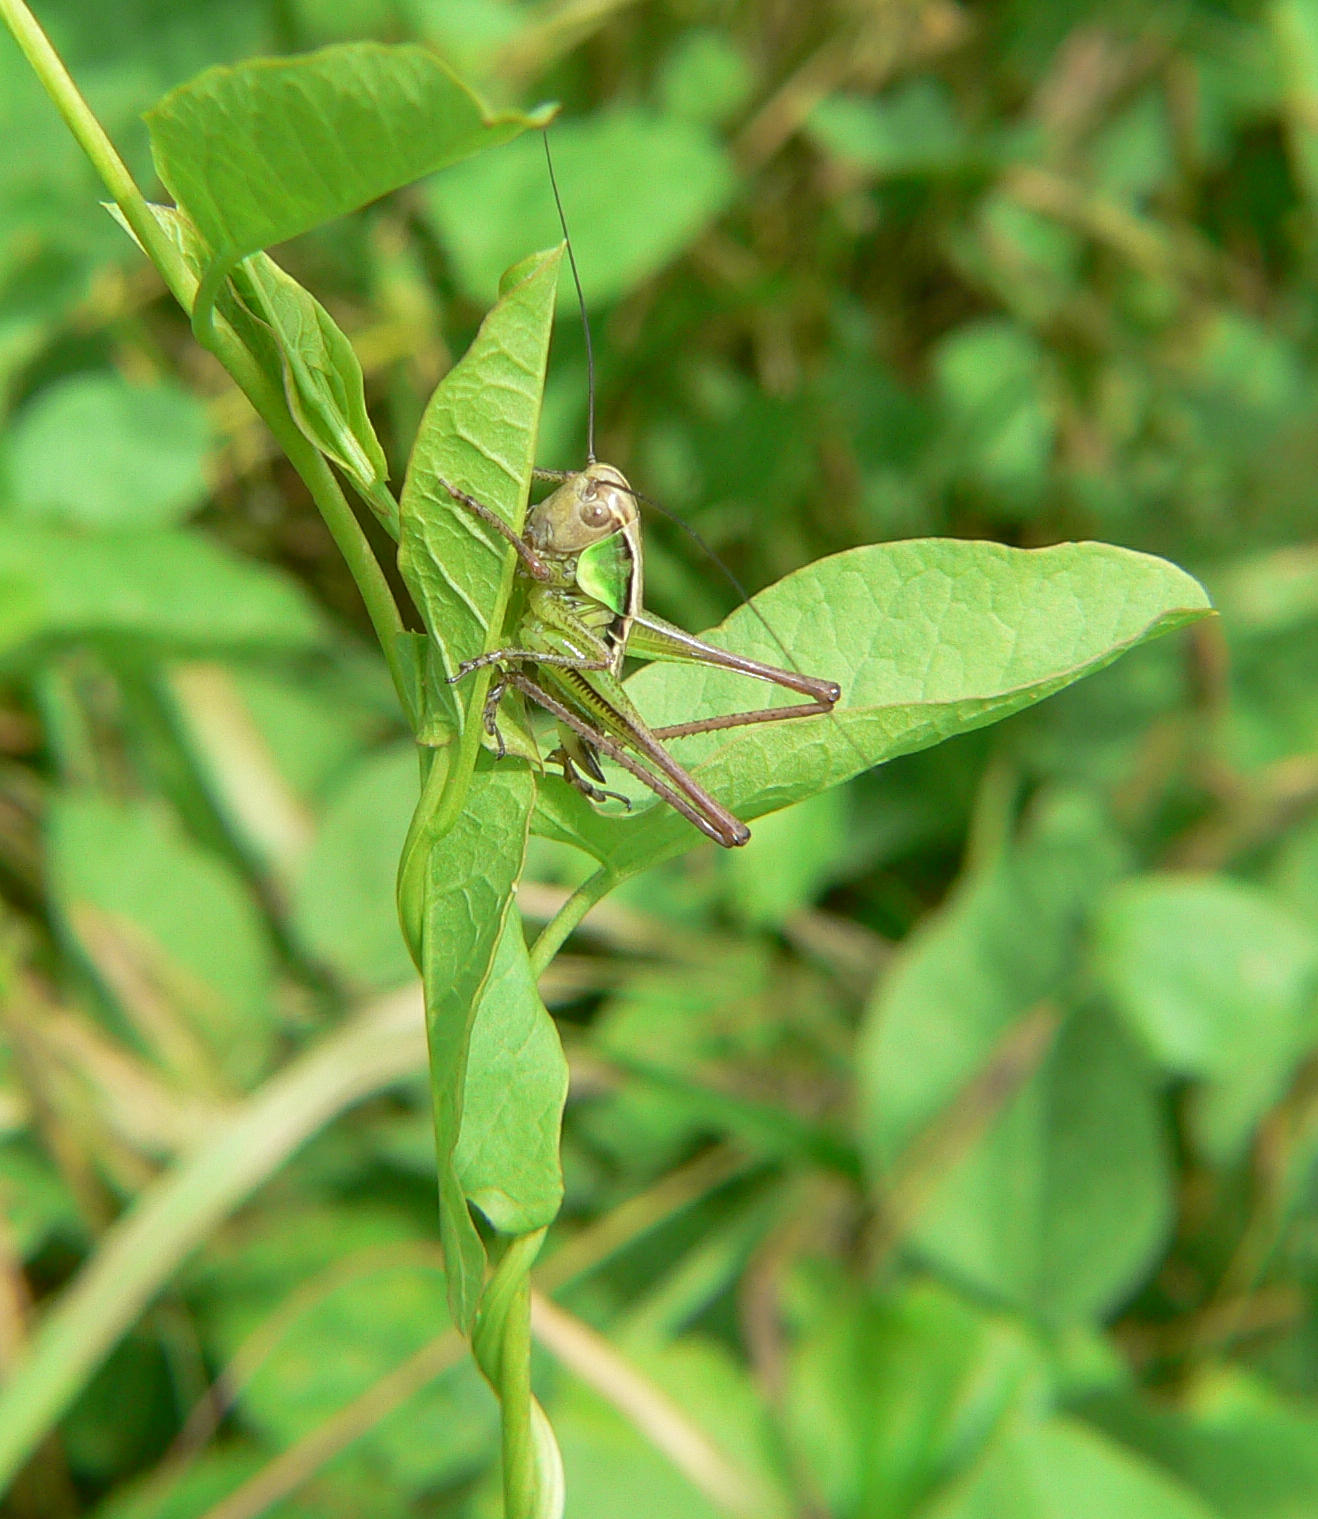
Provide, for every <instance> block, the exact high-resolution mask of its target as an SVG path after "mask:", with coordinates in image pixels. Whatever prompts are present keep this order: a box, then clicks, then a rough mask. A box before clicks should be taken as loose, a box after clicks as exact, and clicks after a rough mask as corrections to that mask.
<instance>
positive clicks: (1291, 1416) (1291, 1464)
mask: <svg viewBox="0 0 1318 1519" xmlns="http://www.w3.org/2000/svg"><path fill="white" fill-rule="evenodd" d="M1084 1412H1085V1415H1086V1417H1087V1418H1089V1419H1091V1420H1093V1421H1094V1422H1096V1423H1097V1424H1099V1426H1100V1427H1101V1428H1102V1429H1103V1430H1104V1432H1105V1433H1106V1434H1108V1435H1110V1436H1111V1437H1112V1438H1113V1439H1117V1440H1120V1441H1122V1443H1123V1444H1125V1445H1127V1446H1129V1447H1130V1448H1132V1449H1133V1450H1135V1451H1137V1452H1138V1453H1139V1454H1140V1455H1141V1456H1143V1457H1145V1458H1146V1459H1148V1460H1150V1461H1156V1462H1157V1463H1158V1464H1159V1465H1160V1466H1162V1467H1163V1468H1164V1469H1165V1470H1167V1471H1169V1472H1171V1473H1173V1474H1174V1475H1175V1476H1176V1477H1177V1478H1178V1479H1179V1480H1180V1481H1182V1482H1184V1483H1185V1485H1186V1486H1187V1487H1188V1488H1190V1489H1192V1490H1193V1491H1194V1492H1196V1493H1197V1494H1198V1495H1199V1497H1200V1498H1202V1499H1203V1501H1204V1502H1205V1503H1207V1504H1209V1505H1211V1507H1212V1510H1213V1513H1214V1514H1216V1515H1218V1516H1220V1519H1304V1516H1306V1515H1308V1514H1311V1513H1313V1512H1314V1506H1315V1499H1318V1409H1315V1408H1314V1406H1313V1404H1312V1403H1311V1402H1310V1403H1304V1402H1300V1401H1299V1400H1292V1399H1289V1398H1285V1397H1282V1396H1280V1395H1279V1394H1278V1393H1276V1392H1274V1391H1272V1390H1271V1389H1270V1388H1269V1387H1267V1386H1266V1384H1264V1383H1263V1382H1261V1381H1258V1380H1255V1379H1254V1378H1251V1377H1250V1376H1248V1375H1246V1374H1244V1373H1242V1372H1240V1371H1236V1370H1228V1369H1226V1368H1221V1369H1216V1370H1210V1371H1208V1372H1207V1373H1206V1374H1204V1375H1201V1376H1199V1377H1198V1378H1197V1379H1196V1380H1194V1381H1193V1382H1192V1384H1191V1385H1190V1387H1188V1388H1187V1389H1185V1390H1184V1391H1183V1392H1182V1394H1181V1395H1180V1396H1179V1397H1178V1398H1177V1400H1176V1402H1175V1403H1174V1404H1173V1403H1169V1402H1164V1401H1163V1400H1161V1399H1159V1400H1156V1401H1155V1400H1154V1399H1151V1398H1137V1397H1135V1396H1133V1395H1126V1396H1122V1397H1116V1398H1107V1399H1103V1400H1101V1401H1098V1402H1094V1403H1087V1404H1086V1405H1085V1408H1084Z"/></svg>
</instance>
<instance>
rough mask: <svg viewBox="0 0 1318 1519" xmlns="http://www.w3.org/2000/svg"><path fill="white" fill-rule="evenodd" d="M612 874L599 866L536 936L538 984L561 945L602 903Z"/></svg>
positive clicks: (533, 956) (534, 959) (534, 951)
mask: <svg viewBox="0 0 1318 1519" xmlns="http://www.w3.org/2000/svg"><path fill="white" fill-rule="evenodd" d="M617 884H618V883H617V880H616V878H615V877H614V874H613V872H612V871H611V870H609V868H608V867H607V866H604V865H601V866H600V868H599V869H598V870H597V871H596V872H595V874H594V875H593V876H590V877H589V878H588V879H587V880H585V881H583V882H582V883H581V885H580V886H578V887H577V889H576V890H575V891H574V892H573V893H572V895H571V896H570V897H569V898H568V899H567V901H566V902H564V903H563V905H562V907H560V908H559V909H558V911H557V912H556V913H555V914H554V916H553V917H552V918H550V920H549V922H548V923H546V924H545V926H544V927H543V928H542V929H541V930H540V932H539V934H538V935H537V936H536V941H535V943H534V944H533V945H532V946H531V974H532V975H533V976H534V977H535V978H536V980H539V979H540V977H541V976H543V975H544V973H545V971H546V970H547V969H548V968H549V962H550V961H551V960H552V959H553V958H554V956H555V955H556V954H557V953H558V952H559V950H560V949H562V947H563V941H564V940H565V939H566V938H567V936H568V935H569V934H570V933H571V932H572V930H573V929H574V928H576V927H577V926H578V925H579V924H580V923H581V920H582V919H583V918H584V917H585V916H586V914H587V913H588V912H589V911H590V909H591V908H592V907H594V905H595V904H596V902H600V901H603V899H604V898H605V897H607V896H608V894H609V893H610V892H611V891H612V890H613V888H614V887H615V886H616V885H617Z"/></svg>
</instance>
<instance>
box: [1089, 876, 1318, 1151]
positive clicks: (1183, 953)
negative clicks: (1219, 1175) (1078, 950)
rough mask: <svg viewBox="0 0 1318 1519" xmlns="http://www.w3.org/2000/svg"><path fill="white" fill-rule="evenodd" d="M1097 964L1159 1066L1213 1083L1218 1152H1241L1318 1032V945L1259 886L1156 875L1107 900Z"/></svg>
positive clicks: (1205, 1103) (1207, 1094)
mask: <svg viewBox="0 0 1318 1519" xmlns="http://www.w3.org/2000/svg"><path fill="white" fill-rule="evenodd" d="M1094 966H1095V971H1096V973H1097V975H1098V977H1099V979H1100V980H1101V982H1102V984H1103V986H1104V987H1105V989H1106V991H1107V993H1108V995H1109V996H1110V998H1111V999H1112V1002H1113V1004H1114V1006H1115V1007H1117V1008H1118V1009H1119V1011H1120V1012H1121V1014H1122V1016H1123V1017H1124V1018H1125V1020H1126V1023H1127V1025H1128V1026H1129V1027H1130V1029H1131V1030H1132V1031H1133V1032H1134V1034H1135V1036H1136V1037H1137V1038H1138V1039H1139V1040H1140V1041H1141V1043H1142V1044H1143V1045H1144V1046H1145V1048H1146V1049H1147V1050H1148V1051H1149V1053H1150V1054H1151V1055H1152V1056H1153V1058H1154V1059H1155V1060H1157V1061H1158V1063H1159V1064H1160V1065H1162V1066H1163V1067H1164V1068H1165V1069H1166V1070H1168V1071H1170V1072H1172V1073H1174V1074H1175V1075H1178V1076H1194V1077H1199V1078H1201V1079H1203V1080H1205V1081H1207V1082H1208V1083H1209V1086H1208V1088H1207V1089H1206V1090H1205V1091H1204V1092H1202V1093H1201V1094H1200V1101H1199V1103H1198V1104H1197V1106H1196V1111H1195V1127H1196V1130H1197V1132H1198V1135H1199V1138H1200V1140H1201V1142H1202V1143H1203V1144H1204V1146H1205V1148H1206V1150H1207V1151H1208V1153H1209V1154H1210V1155H1212V1156H1214V1157H1216V1158H1218V1159H1225V1158H1230V1157H1231V1156H1233V1155H1236V1154H1238V1153H1239V1151H1240V1149H1241V1147H1242V1146H1243V1145H1244V1144H1245V1143H1246V1142H1247V1141H1248V1139H1249V1136H1250V1134H1251V1133H1252V1132H1253V1128H1254V1125H1255V1124H1256V1123H1257V1122H1258V1120H1259V1119H1260V1118H1261V1117H1262V1116H1263V1114H1264V1113H1265V1112H1266V1111H1267V1109H1268V1108H1269V1107H1271V1105H1272V1104H1273V1103H1274V1102H1275V1101H1276V1100H1277V1099H1278V1098H1279V1097H1280V1096H1281V1094H1282V1092H1283V1091H1284V1090H1285V1088H1286V1086H1287V1084H1288V1083H1289V1081H1290V1079H1291V1076H1292V1075H1293V1073H1294V1071H1295V1068H1296V1066H1297V1065H1298V1063H1299V1062H1300V1060H1301V1059H1303V1058H1304V1056H1305V1055H1306V1053H1307V1052H1308V1051H1309V1049H1310V1048H1311V1047H1312V1044H1313V1041H1314V1038H1315V1034H1318V935H1315V934H1314V932H1313V931H1312V929H1311V928H1310V927H1309V926H1308V925H1307V924H1305V923H1302V922H1299V921H1297V920H1296V919H1295V918H1292V917H1291V916H1290V915H1289V914H1288V913H1286V912H1285V911H1284V910H1283V909H1282V907H1281V906H1280V905H1279V904H1278V903H1276V902H1275V901H1274V900H1273V898H1272V897H1271V896H1270V895H1269V894H1268V893H1267V892H1265V891H1262V890H1260V889H1259V888H1258V887H1256V886H1250V885H1247V884H1246V883H1244V882H1241V881H1232V880H1229V879H1226V878H1224V877H1218V878H1214V877H1210V876H1173V875H1163V876H1145V877H1142V878H1140V879H1137V880H1131V881H1123V882H1122V883H1121V884H1120V885H1119V886H1117V887H1116V888H1115V889H1114V890H1113V891H1112V893H1111V894H1110V895H1109V897H1108V898H1107V900H1106V901H1105V902H1104V904H1103V907H1102V910H1101V912H1100V914H1099V918H1098V923H1097V931H1096V938H1095V952H1094Z"/></svg>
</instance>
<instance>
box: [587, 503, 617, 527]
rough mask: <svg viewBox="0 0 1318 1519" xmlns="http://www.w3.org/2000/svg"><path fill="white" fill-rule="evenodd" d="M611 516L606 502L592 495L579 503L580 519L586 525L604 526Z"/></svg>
mask: <svg viewBox="0 0 1318 1519" xmlns="http://www.w3.org/2000/svg"><path fill="white" fill-rule="evenodd" d="M612 516H613V514H612V513H611V512H610V511H609V508H608V505H607V503H605V502H603V501H600V500H598V499H596V498H595V497H594V496H588V497H587V498H586V499H585V500H583V501H582V503H581V520H582V521H583V522H584V523H585V524H586V526H587V527H605V526H607V525H608V523H609V522H610V521H611V520H612Z"/></svg>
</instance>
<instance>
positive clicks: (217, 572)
mask: <svg viewBox="0 0 1318 1519" xmlns="http://www.w3.org/2000/svg"><path fill="white" fill-rule="evenodd" d="M0 584H5V585H17V586H19V587H21V588H22V594H24V595H26V596H29V597H30V598H31V599H32V601H33V602H34V603H35V608H34V609H33V611H32V614H31V616H30V617H29V622H30V625H31V628H32V631H33V633H40V634H41V635H43V636H45V637H49V638H89V637H101V638H117V639H118V638H123V639H131V640H133V641H137V642H147V643H151V644H159V645H162V646H164V647H165V648H167V649H169V650H171V651H178V652H182V651H196V652H209V651H213V650H216V649H262V648H307V647H310V646H312V645H315V644H317V643H320V642H321V641H322V640H323V637H324V631H325V628H324V621H323V618H322V616H321V613H320V612H319V611H318V610H317V609H316V608H315V607H314V606H313V605H312V603H311V602H310V600H308V598H307V597H306V595H305V593H304V592H303V591H302V590H301V588H300V587H299V586H298V585H296V584H295V583H294V582H293V581H292V580H289V579H288V578H287V577H286V576H284V575H281V574H279V573H277V572H276V571H274V570H271V569H268V568H266V566H264V565H260V564H254V563H252V562H251V561H250V560H245V559H240V558H238V556H237V555H235V554H231V553H230V552H229V551H228V550H227V549H223V548H221V547H220V546H219V545H218V544H214V543H211V542H209V541H208V540H207V539H205V538H203V537H201V536H200V535H199V534H194V533H190V532H187V531H185V530H183V529H176V530H171V529H165V528H161V529H157V530H153V531H150V532H137V533H127V532H116V533H98V534H95V535H92V536H88V535H86V534H84V533H77V532H72V531H68V530H65V529H62V528H58V527H48V526H46V525H45V524H44V523H27V522H10V523H7V524H6V526H5V530H4V532H3V533H0Z"/></svg>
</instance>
